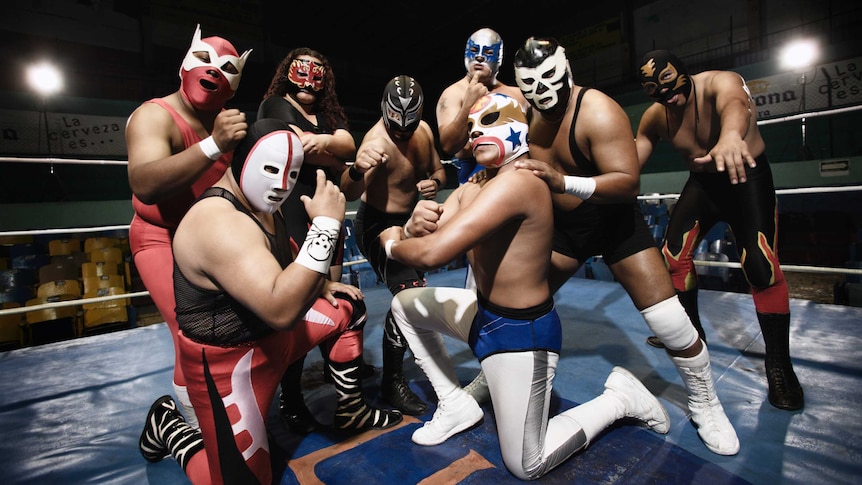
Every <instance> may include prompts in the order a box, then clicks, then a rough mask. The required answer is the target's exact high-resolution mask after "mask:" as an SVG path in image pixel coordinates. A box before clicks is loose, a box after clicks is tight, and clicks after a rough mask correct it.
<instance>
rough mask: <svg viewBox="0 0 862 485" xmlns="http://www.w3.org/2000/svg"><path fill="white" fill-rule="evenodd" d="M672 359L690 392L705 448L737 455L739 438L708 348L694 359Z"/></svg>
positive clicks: (692, 412)
mask: <svg viewBox="0 0 862 485" xmlns="http://www.w3.org/2000/svg"><path fill="white" fill-rule="evenodd" d="M670 359H671V360H672V361H673V363H674V365H675V366H676V369H677V371H679V375H680V377H682V381H683V383H685V387H686V389H688V409H689V411H691V420H692V422H693V423H694V426H695V428H697V434H698V436H700V439H701V441H703V444H704V445H706V447H707V448H709V451H711V452H713V453H716V454H718V455H735V454H737V453H738V452H739V438H737V436H736V430H734V429H733V425H732V424H730V420H729V419H727V415H726V414H724V407H722V405H721V402H720V401H719V400H718V395H717V394H716V393H715V385H714V383H713V380H712V370H711V369H710V365H709V352H708V351H707V349H706V344H704V346H703V350H702V351H701V352H700V353H699V354H697V355H696V356H694V357H691V358H685V357H674V356H670Z"/></svg>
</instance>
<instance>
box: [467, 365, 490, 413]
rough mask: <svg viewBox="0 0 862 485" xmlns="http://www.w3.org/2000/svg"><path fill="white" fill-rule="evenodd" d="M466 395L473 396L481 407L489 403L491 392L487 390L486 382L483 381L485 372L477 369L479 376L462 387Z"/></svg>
mask: <svg viewBox="0 0 862 485" xmlns="http://www.w3.org/2000/svg"><path fill="white" fill-rule="evenodd" d="M464 390H465V391H467V394H469V395H471V396H473V399H475V400H476V402H477V403H479V405H480V406H481V405H483V404H485V403H487V402H490V401H491V391H490V390H489V389H488V381H487V380H485V371H483V370H482V369H479V374H478V375H476V377H474V378H473V380H472V381H470V383H469V384H467V386H466V387H464Z"/></svg>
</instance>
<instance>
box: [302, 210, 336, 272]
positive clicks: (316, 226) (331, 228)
mask: <svg viewBox="0 0 862 485" xmlns="http://www.w3.org/2000/svg"><path fill="white" fill-rule="evenodd" d="M340 231H341V223H340V222H338V220H336V219H333V218H331V217H326V216H317V217H315V218H314V220H312V221H311V227H309V228H308V234H306V236H305V242H304V243H302V248H301V249H300V250H299V254H297V255H296V261H295V262H296V263H299V264H301V265H302V266H305V267H306V268H308V269H310V270H312V271H316V272H318V273H321V274H327V273H328V272H329V265H330V263H331V262H332V255H333V254H335V243H336V241H337V240H338V235H339V232H340Z"/></svg>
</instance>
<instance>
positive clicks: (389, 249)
mask: <svg viewBox="0 0 862 485" xmlns="http://www.w3.org/2000/svg"><path fill="white" fill-rule="evenodd" d="M393 244H395V240H394V239H389V240H387V241H386V244H385V245H384V246H383V249H384V250H385V251H386V257H387V258H389V259H395V258H393V257H392V245H393Z"/></svg>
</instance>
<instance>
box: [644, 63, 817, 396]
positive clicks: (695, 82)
mask: <svg viewBox="0 0 862 485" xmlns="http://www.w3.org/2000/svg"><path fill="white" fill-rule="evenodd" d="M639 72H640V80H641V85H642V86H643V88H644V91H645V92H646V94H647V95H648V96H650V97H651V98H652V99H653V100H654V101H655V103H653V104H652V105H650V107H649V108H647V110H646V111H645V112H644V114H643V115H642V116H641V120H640V123H639V125H638V133H637V140H636V143H637V149H638V158H639V160H640V163H641V165H643V164H645V163H646V162H647V160H648V159H649V157H650V155H651V154H652V152H653V150H654V149H655V147H656V145H658V143H659V141H660V140H667V141H668V142H670V144H671V145H673V147H674V148H675V149H676V150H677V151H678V152H679V154H680V155H682V157H683V161H684V162H685V164H686V166H687V167H688V169H689V171H690V173H689V178H688V181H687V182H686V184H685V187H684V188H683V190H682V193H681V194H680V197H679V200H678V202H677V203H676V205H675V206H674V210H673V213H672V214H671V217H670V221H669V222H668V227H667V232H666V233H665V241H664V245H663V247H662V254H663V255H664V259H665V262H666V263H667V266H668V268H669V269H670V273H671V276H672V279H673V285H674V288H676V291H677V293H678V294H679V298H680V301H682V303H683V306H684V307H685V309H686V312H687V313H688V315H689V316H690V317H691V320H692V322H694V324H695V325H696V326H697V329H698V331H699V332H700V334H701V337H702V338H703V339H704V340H705V339H706V337H705V334H704V331H703V327H702V325H701V324H700V316H699V312H698V305H697V272H696V270H695V267H694V263H693V261H692V260H693V257H694V251H695V249H696V248H697V246H698V244H699V243H700V241H701V240H703V238H704V236H705V235H706V234H707V233H708V232H709V230H710V228H712V226H714V225H715V224H716V223H717V222H719V221H724V222H727V224H728V225H729V226H730V228H731V230H732V231H733V235H734V237H735V239H736V244H737V247H738V248H739V249H740V255H741V258H740V259H741V263H742V272H743V273H744V274H745V278H746V280H747V281H748V283H749V284H750V285H751V293H752V296H753V297H754V308H755V310H756V312H757V320H758V322H759V323H760V329H761V331H762V332H763V340H764V342H765V344H766V362H765V367H766V380H767V384H768V387H769V392H768V399H769V402H770V403H771V404H772V405H773V406H775V407H777V408H780V409H787V410H796V409H801V408H802V407H803V406H804V396H803V391H802V386H801V385H800V384H799V380H798V379H797V377H796V373H795V372H794V371H793V364H792V362H791V360H790V299H789V293H788V290H787V282H786V281H785V279H784V274H783V273H782V271H781V266H780V263H779V261H778V254H777V248H776V235H777V234H778V227H777V224H778V212H777V204H776V199H775V185H774V184H773V180H772V171H771V170H770V167H769V162H768V161H767V159H766V143H764V141H763V138H762V137H761V136H760V131H759V130H758V127H757V109H756V108H755V106H754V101H753V100H752V99H751V94H750V92H749V91H748V88H747V87H746V85H745V81H744V80H743V79H742V77H741V76H739V75H738V74H736V73H734V72H730V71H706V72H702V73H699V74H694V75H691V74H689V73H688V70H687V69H686V67H685V64H683V63H682V61H680V60H679V59H678V58H677V57H676V56H675V55H674V54H673V53H672V52H669V51H666V50H657V51H652V52H649V53H647V54H646V55H645V56H644V58H643V63H642V64H641V67H640V71H639ZM721 172H727V173H726V174H723V173H721ZM648 342H649V343H650V344H652V345H654V346H657V347H666V346H667V343H666V342H664V339H662V338H661V336H653V337H650V338H649V339H648Z"/></svg>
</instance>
